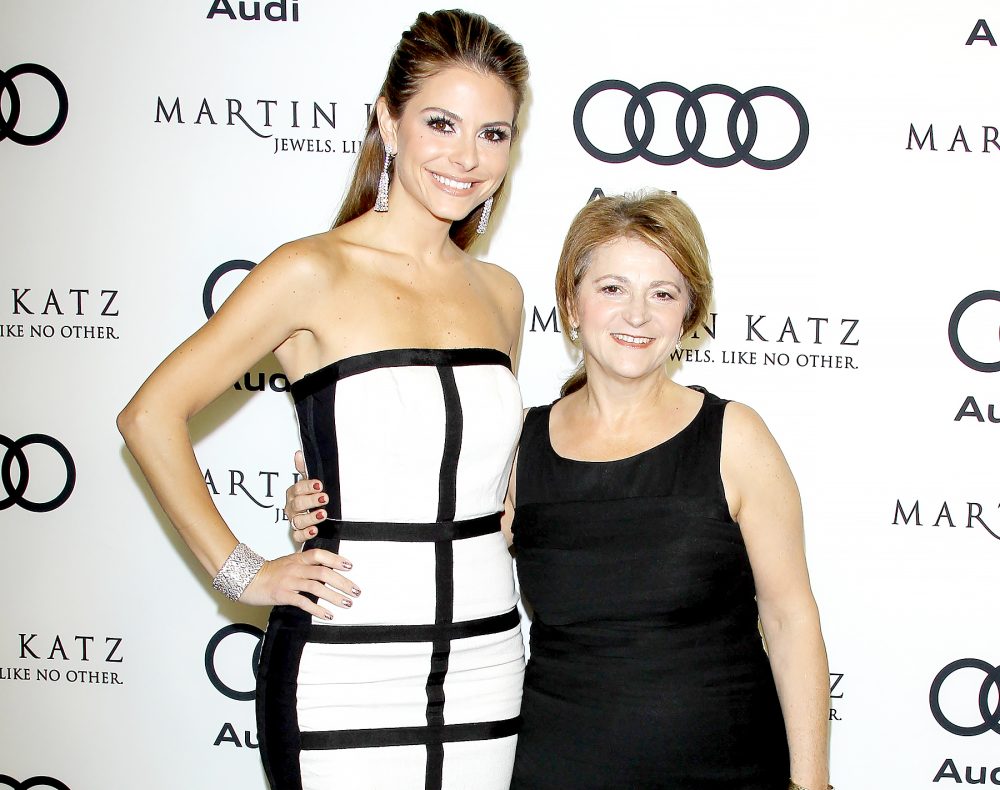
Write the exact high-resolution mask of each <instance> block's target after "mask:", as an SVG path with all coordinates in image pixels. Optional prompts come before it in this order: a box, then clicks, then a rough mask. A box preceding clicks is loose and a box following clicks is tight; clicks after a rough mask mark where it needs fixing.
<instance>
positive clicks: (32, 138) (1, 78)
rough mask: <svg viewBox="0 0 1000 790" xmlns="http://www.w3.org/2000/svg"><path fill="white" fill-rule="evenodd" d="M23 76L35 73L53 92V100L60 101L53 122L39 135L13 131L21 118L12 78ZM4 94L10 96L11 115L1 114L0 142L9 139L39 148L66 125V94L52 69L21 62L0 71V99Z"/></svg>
mask: <svg viewBox="0 0 1000 790" xmlns="http://www.w3.org/2000/svg"><path fill="white" fill-rule="evenodd" d="M22 74H35V75H36V76H39V77H41V78H42V79H44V80H46V81H47V82H48V83H49V84H50V85H51V86H52V89H53V90H54V91H55V92H56V98H57V99H59V111H58V112H57V113H56V119H55V120H54V121H53V122H52V126H50V127H49V128H48V129H47V130H46V131H44V132H41V133H40V134H33V135H32V134H21V133H20V132H18V131H17V130H16V129H15V128H14V127H15V126H17V121H18V118H20V117H21V95H20V94H19V93H18V92H17V86H16V85H14V78H15V77H20V76H21V75H22ZM4 93H6V94H7V95H8V96H10V115H9V116H8V117H7V118H4V117H3V115H0V140H3V139H4V138H10V140H11V142H14V143H18V144H20V145H42V143H47V142H48V141H49V140H51V139H52V138H53V137H55V136H56V135H57V134H59V132H60V131H62V128H63V126H64V125H65V124H66V118H68V117H69V94H68V93H66V86H65V85H63V84H62V80H60V79H59V78H58V77H57V76H56V74H55V72H54V71H52V69H48V68H46V67H45V66H41V65H39V64H38V63H22V64H20V65H19V66H14V67H13V68H10V69H7V70H6V71H4V70H3V69H0V98H2V97H3V94H4Z"/></svg>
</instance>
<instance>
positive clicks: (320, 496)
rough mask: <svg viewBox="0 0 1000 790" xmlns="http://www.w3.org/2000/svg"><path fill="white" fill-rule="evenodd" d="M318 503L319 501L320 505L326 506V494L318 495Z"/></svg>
mask: <svg viewBox="0 0 1000 790" xmlns="http://www.w3.org/2000/svg"><path fill="white" fill-rule="evenodd" d="M318 501H319V503H320V504H321V505H325V504H326V494H320V495H319V500H318Z"/></svg>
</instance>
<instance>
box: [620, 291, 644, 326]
mask: <svg viewBox="0 0 1000 790" xmlns="http://www.w3.org/2000/svg"><path fill="white" fill-rule="evenodd" d="M625 320H626V321H628V322H629V324H631V325H632V326H634V327H640V326H642V325H643V324H645V323H646V322H647V321H648V320H649V303H648V302H647V301H646V298H645V295H643V294H633V295H632V298H631V299H629V301H628V304H627V305H625Z"/></svg>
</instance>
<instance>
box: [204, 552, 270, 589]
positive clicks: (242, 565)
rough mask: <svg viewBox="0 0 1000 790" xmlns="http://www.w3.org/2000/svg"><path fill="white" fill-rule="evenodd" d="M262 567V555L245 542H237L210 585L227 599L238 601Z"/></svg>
mask: <svg viewBox="0 0 1000 790" xmlns="http://www.w3.org/2000/svg"><path fill="white" fill-rule="evenodd" d="M262 567H264V558H263V557H261V556H260V555H259V554H258V553H257V552H255V551H254V550H253V549H251V548H250V547H249V546H247V544H246V543H237V544H236V548H235V549H233V552H232V554H230V555H229V556H228V557H227V558H226V561H225V562H224V563H222V567H221V568H219V572H218V573H217V574H215V578H214V579H212V586H213V587H214V588H215V589H216V590H218V591H219V592H220V593H222V594H223V595H225V596H226V597H227V598H228V599H229V600H231V601H238V600H239V599H240V596H241V595H243V591H244V590H246V588H247V587H249V586H250V582H252V581H253V580H254V577H255V576H256V575H257V572H258V571H259V570H260V569H261V568H262Z"/></svg>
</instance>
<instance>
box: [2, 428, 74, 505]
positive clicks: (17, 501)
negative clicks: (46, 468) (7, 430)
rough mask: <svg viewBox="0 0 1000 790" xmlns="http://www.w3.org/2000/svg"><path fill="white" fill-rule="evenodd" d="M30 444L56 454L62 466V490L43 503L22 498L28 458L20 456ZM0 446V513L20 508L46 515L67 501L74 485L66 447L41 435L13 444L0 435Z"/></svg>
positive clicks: (11, 440) (56, 440) (25, 487)
mask: <svg viewBox="0 0 1000 790" xmlns="http://www.w3.org/2000/svg"><path fill="white" fill-rule="evenodd" d="M32 444H42V445H45V446H46V447H51V448H52V449H53V450H55V451H56V452H57V453H58V454H59V457H60V458H61V459H62V462H63V464H64V465H65V467H66V483H65V484H64V485H63V487H62V491H60V492H59V493H58V494H56V495H55V496H54V497H53V498H52V499H49V500H47V501H45V502H34V501H32V500H30V499H28V498H27V497H25V495H24V494H25V492H26V491H27V490H28V478H29V476H30V472H29V470H28V458H27V456H26V455H25V454H24V448H25V447H28V446H29V445H32ZM0 445H2V446H3V447H5V448H6V452H5V453H4V455H3V460H2V461H0V481H2V482H3V492H4V494H6V496H4V497H3V499H0V510H6V509H7V508H9V507H12V506H14V505H20V506H21V507H22V508H24V509H25V510H30V511H31V512H32V513H47V512H48V511H50V510H55V509H56V508H57V507H59V506H60V505H62V504H63V503H64V502H66V500H67V499H69V495H70V494H72V493H73V488H74V487H75V486H76V464H74V463H73V456H72V455H70V454H69V450H67V449H66V445H64V444H63V443H62V442H60V441H59V440H58V439H53V438H52V437H51V436H46V435H45V434H44V433H32V434H30V435H28V436H22V437H21V438H20V439H18V440H17V441H15V440H13V439H11V438H9V437H7V436H4V435H3V434H0ZM14 464H17V472H18V475H17V483H15V482H14V476H13V474H12V472H13V471H14Z"/></svg>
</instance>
